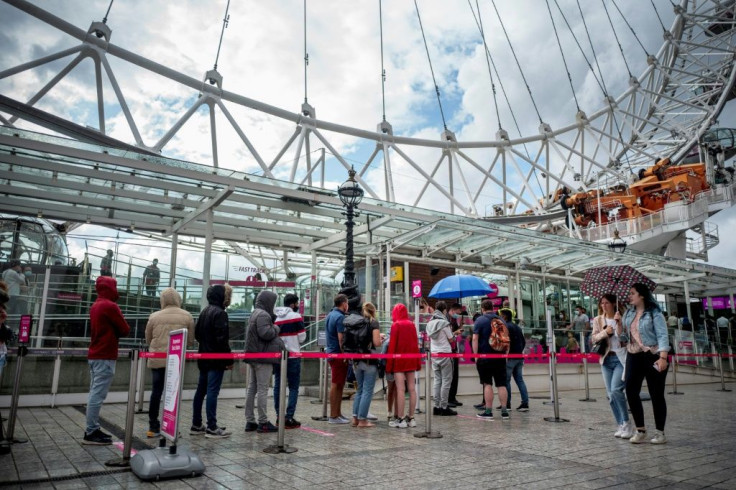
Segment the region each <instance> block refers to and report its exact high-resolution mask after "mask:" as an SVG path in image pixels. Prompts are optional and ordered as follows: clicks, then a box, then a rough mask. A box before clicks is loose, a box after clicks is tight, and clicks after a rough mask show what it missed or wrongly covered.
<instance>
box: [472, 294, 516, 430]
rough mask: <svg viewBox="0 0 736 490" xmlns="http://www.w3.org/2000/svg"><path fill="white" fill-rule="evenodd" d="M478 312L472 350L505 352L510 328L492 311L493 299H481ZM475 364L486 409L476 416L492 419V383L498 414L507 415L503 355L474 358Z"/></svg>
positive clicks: (503, 416)
mask: <svg viewBox="0 0 736 490" xmlns="http://www.w3.org/2000/svg"><path fill="white" fill-rule="evenodd" d="M480 311H481V313H482V314H481V316H479V317H478V319H477V320H476V321H475V324H474V326H473V352H474V353H476V354H508V353H509V348H510V344H511V342H510V339H509V330H508V328H507V327H506V324H505V323H504V321H503V320H501V318H499V317H498V315H496V314H494V313H493V302H492V301H491V300H490V299H484V300H483V301H482V302H481V304H480ZM475 365H476V368H477V370H478V376H479V377H480V382H481V383H482V384H483V399H484V401H485V404H486V406H485V410H484V411H482V412H480V413H478V414H477V415H476V416H477V417H478V418H480V419H483V420H493V385H494V384H495V385H496V389H497V390H498V398H499V399H500V401H501V418H502V419H503V420H508V419H509V412H508V409H507V408H506V399H507V395H508V394H507V392H506V359H503V358H488V359H481V358H479V359H476V363H475Z"/></svg>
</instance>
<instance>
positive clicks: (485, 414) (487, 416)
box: [475, 409, 493, 420]
mask: <svg viewBox="0 0 736 490" xmlns="http://www.w3.org/2000/svg"><path fill="white" fill-rule="evenodd" d="M475 416H476V417H478V418H479V419H483V420H493V410H490V409H489V410H484V411H482V412H481V413H477V414H475Z"/></svg>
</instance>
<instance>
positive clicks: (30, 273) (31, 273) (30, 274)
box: [24, 271, 33, 277]
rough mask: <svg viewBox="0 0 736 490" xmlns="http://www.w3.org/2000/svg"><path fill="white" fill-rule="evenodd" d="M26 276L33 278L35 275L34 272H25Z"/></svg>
mask: <svg viewBox="0 0 736 490" xmlns="http://www.w3.org/2000/svg"><path fill="white" fill-rule="evenodd" d="M24 274H25V275H26V277H31V276H32V275H33V272H31V271H25V272H24Z"/></svg>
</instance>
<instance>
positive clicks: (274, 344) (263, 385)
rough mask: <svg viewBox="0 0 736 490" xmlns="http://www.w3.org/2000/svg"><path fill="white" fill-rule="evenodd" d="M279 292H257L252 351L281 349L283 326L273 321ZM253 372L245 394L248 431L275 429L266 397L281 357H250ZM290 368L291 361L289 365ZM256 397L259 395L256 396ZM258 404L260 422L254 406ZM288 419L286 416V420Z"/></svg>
mask: <svg viewBox="0 0 736 490" xmlns="http://www.w3.org/2000/svg"><path fill="white" fill-rule="evenodd" d="M277 299H278V296H277V295H276V293H274V292H272V291H261V292H260V293H258V296H256V302H255V308H254V309H253V313H252V314H251V315H250V320H249V321H248V329H247V330H246V331H245V352H246V353H250V354H257V353H262V352H263V353H265V352H281V351H283V350H284V342H283V340H281V338H280V337H279V332H280V329H279V327H278V326H276V325H275V324H274V320H276V315H274V313H273V310H274V307H275V306H276V300H277ZM247 362H248V363H249V364H250V374H249V379H248V391H247V392H246V394H245V431H246V432H253V431H254V430H255V431H256V432H258V433H259V434H260V433H264V432H276V431H277V430H278V429H277V427H276V426H275V425H273V424H272V423H271V422H270V421H269V420H268V414H267V413H266V407H267V403H266V401H267V400H266V399H267V397H268V385H269V381H271V374H272V373H273V370H274V366H275V367H276V368H278V367H279V364H280V363H281V360H280V359H277V358H274V359H248V360H247ZM287 369H288V365H287ZM256 398H257V399H256ZM256 405H257V407H258V422H256V416H255V408H256ZM284 422H286V420H284Z"/></svg>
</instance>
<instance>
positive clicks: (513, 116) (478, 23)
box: [468, 0, 544, 194]
mask: <svg viewBox="0 0 736 490" xmlns="http://www.w3.org/2000/svg"><path fill="white" fill-rule="evenodd" d="M475 5H476V8H477V9H478V16H477V18H476V15H475V10H473V5H472V4H471V3H470V0H468V6H469V7H470V12H471V13H472V14H473V19H474V20H475V25H476V27H478V31H479V32H480V34H481V38H482V39H483V46H484V48H485V53H486V64H489V66H488V75H489V77H490V78H491V88H492V89H493V101H494V103H495V105H496V117H497V118H498V129H501V116H500V113H499V109H498V100H497V98H496V86H495V84H494V82H493V73H492V71H493V72H496V79H498V84H499V86H500V87H501V92H502V93H503V96H504V99H505V100H506V105H507V106H508V108H509V112H510V113H511V119H512V120H513V121H514V126H515V127H516V131H517V132H518V133H519V136H521V128H520V127H519V121H518V120H517V119H516V114H515V113H514V109H513V107H511V102H510V101H509V97H508V95H507V94H506V89H505V88H504V86H503V81H502V80H501V75H500V74H499V73H498V69H497V68H496V63H495V62H494V61H493V56H491V51H490V50H489V49H488V44H487V43H486V38H485V31H484V29H483V17H482V15H481V13H480V7H479V6H478V0H476V3H475ZM491 67H493V70H492V71H491ZM522 146H523V147H524V153H526V156H527V158H529V159H530V160H531V158H532V157H531V155H530V154H529V149H528V148H527V146H526V143H524V144H523V145H522ZM532 171H533V173H534V178H535V179H536V180H537V186H539V191H540V193H541V194H544V191H543V190H542V184H541V183H540V182H539V176H538V175H537V171H536V169H532Z"/></svg>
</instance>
